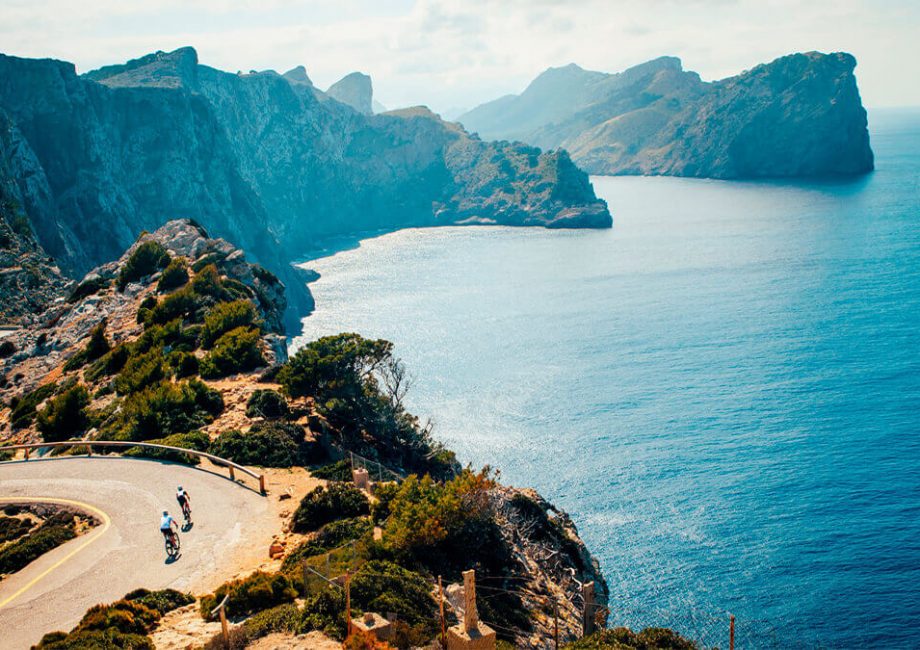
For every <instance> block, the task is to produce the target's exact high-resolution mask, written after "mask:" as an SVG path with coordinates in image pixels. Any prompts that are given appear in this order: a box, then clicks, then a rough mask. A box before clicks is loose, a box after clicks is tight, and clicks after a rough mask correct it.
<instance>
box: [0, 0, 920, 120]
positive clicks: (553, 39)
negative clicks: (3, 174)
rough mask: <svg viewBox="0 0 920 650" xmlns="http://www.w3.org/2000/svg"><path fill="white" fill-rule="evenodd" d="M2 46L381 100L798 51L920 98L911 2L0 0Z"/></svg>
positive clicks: (868, 94)
mask: <svg viewBox="0 0 920 650" xmlns="http://www.w3.org/2000/svg"><path fill="white" fill-rule="evenodd" d="M0 3H2V4H0V7H2V9H0V11H2V14H3V17H4V20H3V21H2V23H0V39H2V43H3V46H2V47H0V50H2V51H3V52H4V53H7V54H12V55H16V56H25V57H52V58H58V59H63V60H67V61H71V62H73V63H74V64H75V65H76V66H77V69H78V70H79V71H81V72H86V71H88V70H91V69H94V68H97V67H100V66H102V65H107V64H112V63H119V62H124V61H127V60H129V59H132V58H137V57H139V56H142V55H144V54H148V53H150V52H155V51H157V50H164V51H170V50H174V49H176V48H179V47H182V46H186V45H191V46H193V47H194V48H195V49H196V50H197V51H198V54H199V58H200V60H201V62H202V63H204V64H206V65H209V66H212V67H215V68H219V69H222V70H228V71H232V72H234V71H237V70H242V71H249V70H251V69H254V70H266V69H274V70H277V71H279V72H283V71H285V70H288V69H290V68H293V67H295V66H297V65H303V66H304V67H305V68H306V69H307V73H308V74H309V75H310V77H311V79H312V80H313V82H314V83H315V84H316V85H317V86H318V87H319V88H322V89H325V88H328V87H329V86H330V85H331V84H332V83H334V82H335V81H337V80H338V79H340V78H341V77H343V76H344V75H346V74H348V73H349V72H352V71H355V70H359V71H361V72H364V73H367V74H369V75H371V77H372V79H373V81H374V91H375V99H377V100H378V101H380V102H381V103H382V104H384V105H385V106H387V107H388V108H396V107H402V106H411V105H418V104H424V105H427V106H429V107H430V108H432V109H433V110H435V111H438V112H441V113H445V114H447V115H456V114H458V111H460V110H461V109H469V108H472V107H474V106H476V105H478V104H480V103H482V102H485V101H489V100H492V99H495V98H497V97H500V96H502V95H507V94H509V93H519V92H520V91H521V90H523V89H524V88H525V87H526V85H527V84H528V83H529V82H530V81H531V80H532V79H533V78H534V77H535V76H536V75H537V74H539V73H540V72H542V71H543V70H545V69H546V68H548V67H558V66H561V65H566V64H568V63H577V64H578V65H580V66H581V67H583V68H586V69H591V70H600V71H604V72H617V71H620V70H623V69H625V68H628V67H629V66H631V65H635V64H638V63H642V62H643V61H647V60H649V59H653V58H656V57H658V56H663V55H671V56H677V57H679V58H680V59H681V60H682V61H683V63H684V67H685V68H686V69H688V70H693V71H696V72H698V73H699V74H700V75H701V77H702V78H703V79H705V80H713V79H720V78H724V77H728V76H732V75H735V74H738V73H739V72H741V71H742V70H745V69H749V68H751V67H753V66H755V65H757V64H759V63H764V62H767V61H771V60H773V59H775V58H777V57H779V56H783V55H785V54H789V53H792V52H801V51H810V50H818V51H823V52H830V51H846V52H850V53H852V54H853V55H854V56H856V58H857V61H858V67H857V70H856V74H857V77H858V80H859V85H860V91H861V94H862V97H863V101H864V103H865V105H867V106H869V107H873V108H882V107H908V106H918V105H920V79H918V78H917V77H916V76H912V77H909V78H908V79H907V80H905V78H904V77H905V75H904V74H903V73H902V69H903V65H901V62H903V61H916V60H920V39H917V38H916V36H917V34H918V33H920V5H917V4H916V3H910V2H905V1H903V0H892V1H889V2H885V3H884V5H883V6H882V5H881V3H880V4H879V5H876V6H871V7H870V6H866V4H865V3H862V2H856V1H854V0H849V1H847V0H843V1H840V2H832V1H831V0H815V1H814V2H811V3H809V4H808V5H807V6H806V7H801V6H800V5H799V4H798V3H797V2H794V1H792V0H766V1H760V2H753V1H751V0H742V1H739V2H731V1H729V0H696V1H694V2H687V3H678V2H674V1H673V0H652V1H651V2H645V3H640V2H633V1H621V2H616V3H608V2H601V1H600V0H577V1H573V2H553V1H551V0H538V1H536V2H523V1H522V0H510V1H509V2H505V3H502V4H501V5H497V4H492V3H486V2H482V1H481V0H472V1H470V2H459V1H458V0H420V1H412V0H399V1H396V2H387V3H374V2H370V1H369V0H345V1H344V2H341V3H338V4H337V5H336V6H335V7H334V8H333V7H330V6H327V5H326V4H325V3H320V2H309V1H307V2H303V1H296V0H262V1H260V2H253V1H251V0H244V1H243V2H239V3H229V2H227V1H226V0H204V1H203V2H199V3H196V5H195V6H194V7H186V6H185V5H184V3H182V2H179V1H178V0H162V1H161V2H159V3H156V4H150V3H144V4H141V3H132V2H114V1H113V0H91V1H89V2H84V3H80V5H79V6H74V5H73V4H72V3H68V2H65V1H64V0H49V1H46V2H43V3H41V4H40V5H36V4H33V3H30V2H27V1H24V0H0Z"/></svg>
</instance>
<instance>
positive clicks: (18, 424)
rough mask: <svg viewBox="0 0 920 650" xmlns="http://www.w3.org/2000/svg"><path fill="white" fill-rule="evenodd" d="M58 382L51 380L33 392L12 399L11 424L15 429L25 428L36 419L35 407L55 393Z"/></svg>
mask: <svg viewBox="0 0 920 650" xmlns="http://www.w3.org/2000/svg"><path fill="white" fill-rule="evenodd" d="M55 391H57V384H56V383H54V382H51V383H49V384H45V385H43V386H39V387H38V388H36V389H35V390H33V391H32V392H31V393H27V394H25V395H23V396H22V397H14V398H13V399H12V400H10V424H11V425H12V427H13V431H15V430H17V429H24V428H26V427H27V426H29V425H30V424H32V422H34V421H35V409H36V408H37V407H38V405H39V404H41V403H42V402H44V401H45V400H46V399H48V398H49V397H51V396H52V395H54V393H55Z"/></svg>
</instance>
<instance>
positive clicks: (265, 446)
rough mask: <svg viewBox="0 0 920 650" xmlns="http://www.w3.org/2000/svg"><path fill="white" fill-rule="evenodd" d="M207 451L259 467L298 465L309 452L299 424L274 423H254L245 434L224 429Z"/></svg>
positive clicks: (242, 463)
mask: <svg viewBox="0 0 920 650" xmlns="http://www.w3.org/2000/svg"><path fill="white" fill-rule="evenodd" d="M209 451H210V452H211V453H212V454H214V455H215V456H220V457H221V458H226V459H228V460H232V461H234V462H237V463H240V464H241V465H258V466H261V467H291V466H292V465H300V464H303V463H304V460H305V458H306V457H307V456H308V453H309V452H308V447H307V445H306V443H305V442H304V430H303V429H302V428H301V427H300V426H298V425H296V424H283V423H275V422H267V423H260V424H257V425H255V426H253V427H252V429H251V430H250V431H249V432H247V433H242V432H241V431H236V430H233V431H227V432H225V433H223V434H221V435H220V436H219V437H218V438H216V439H215V440H214V442H213V443H212V444H211V448H210V450H209Z"/></svg>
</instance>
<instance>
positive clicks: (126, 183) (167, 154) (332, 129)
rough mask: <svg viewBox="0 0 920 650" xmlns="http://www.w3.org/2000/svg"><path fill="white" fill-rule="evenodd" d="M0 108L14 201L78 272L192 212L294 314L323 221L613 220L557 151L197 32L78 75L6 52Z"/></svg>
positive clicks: (304, 301)
mask: <svg viewBox="0 0 920 650" xmlns="http://www.w3.org/2000/svg"><path fill="white" fill-rule="evenodd" d="M0 113H3V114H5V115H6V116H7V118H8V119H9V127H8V129H7V131H8V133H9V134H12V136H15V137H8V138H6V139H0V143H3V148H2V150H0V159H2V160H4V161H5V162H6V164H7V166H8V167H9V168H10V169H13V170H30V171H29V173H25V172H24V173H18V174H15V175H14V180H15V181H16V184H17V187H18V190H19V192H20V193H21V196H22V203H23V208H24V211H25V213H26V214H27V215H28V216H29V218H30V220H31V222H32V226H33V229H34V230H35V232H36V235H37V237H38V239H39V241H40V243H41V244H42V245H43V246H44V248H45V249H46V250H47V252H48V253H49V254H50V255H52V256H53V257H54V258H55V259H57V260H58V262H59V264H60V265H61V267H62V269H64V270H65V271H67V272H69V273H70V274H72V275H74V276H76V277H79V276H80V275H82V274H83V273H85V272H86V271H87V270H89V269H91V268H93V267H94V266H97V265H98V264H100V263H103V262H105V261H107V260H111V259H115V258H116V257H118V256H119V255H120V254H121V251H123V250H124V249H125V248H126V247H127V246H129V245H130V244H131V243H132V242H133V241H134V239H135V238H136V237H137V235H138V233H139V232H141V231H142V230H148V231H153V230H155V229H157V228H158V227H159V226H161V225H162V224H164V223H165V222H167V221H169V220H170V219H175V218H181V217H192V218H194V219H195V220H197V221H198V222H200V223H201V224H202V225H203V226H204V227H205V228H207V231H208V232H209V233H211V234H212V235H214V236H217V237H223V238H225V239H227V240H228V241H230V242H233V244H234V245H236V246H240V247H241V248H243V249H244V250H246V253H247V255H249V256H250V257H252V258H253V259H254V260H256V261H258V262H260V263H261V264H263V265H265V266H266V267H267V268H269V269H271V270H272V271H273V272H275V274H276V275H278V276H279V277H280V278H281V279H282V281H283V282H284V283H285V284H286V285H288V288H289V293H288V299H289V301H290V303H291V304H292V305H293V307H294V311H295V312H300V314H301V315H302V314H303V312H305V311H307V310H308V309H310V308H311V307H312V301H311V299H310V297H309V294H308V293H307V291H306V288H305V287H304V282H303V278H300V277H298V276H297V275H296V274H295V273H296V272H295V271H293V270H292V269H291V267H290V265H289V262H290V261H291V260H292V259H295V258H297V257H298V256H301V255H303V254H304V252H305V251H308V250H310V249H311V248H313V247H315V245H316V243H317V241H319V240H320V239H322V238H324V237H327V236H336V235H342V234H352V233H356V232H360V231H367V230H387V229H394V228H399V227H405V226H433V225H442V224H454V223H460V222H470V223H480V222H484V223H507V224H521V225H553V226H566V227H609V226H610V223H611V219H610V214H609V212H607V207H606V204H605V203H604V202H603V201H599V200H598V199H597V198H596V196H595V195H594V192H593V190H592V188H591V186H590V183H589V182H588V180H587V177H586V176H585V174H584V173H583V172H581V171H580V170H578V169H577V168H576V167H575V166H574V165H573V164H572V163H571V161H570V160H569V159H568V157H567V156H565V155H564V154H559V153H549V154H543V153H540V152H539V151H537V150H535V149H532V148H528V147H522V146H520V145H511V144H508V143H485V142H481V141H479V140H478V139H476V138H473V137H471V136H469V135H468V134H467V133H466V132H465V131H463V129H461V128H460V127H459V126H457V125H453V124H449V123H445V122H443V121H441V120H440V119H439V118H438V117H437V116H436V115H434V114H433V113H431V112H430V111H427V110H425V109H418V110H409V111H398V112H393V113H388V114H386V115H364V114H362V113H359V112H356V111H355V110H353V109H351V108H349V107H347V106H343V105H342V104H341V103H339V102H337V101H332V100H331V99H330V98H329V97H328V96H326V95H325V94H324V93H322V92H320V91H319V90H317V89H316V88H314V87H313V86H312V84H311V83H310V81H309V77H307V75H306V72H305V71H303V70H302V69H297V68H295V69H294V70H292V71H289V72H288V73H286V74H285V75H283V76H282V75H279V74H277V73H275V72H272V71H266V72H258V73H250V74H230V73H226V72H221V71H219V70H215V69H213V68H209V67H207V66H203V65H200V64H199V63H198V60H197V55H196V54H195V51H194V50H193V49H191V48H183V49H181V50H177V51H175V52H170V53H164V52H157V53H154V54H150V55H147V56H145V57H142V58H140V59H136V60H133V61H129V62H128V63H126V64H123V65H116V66H108V67H106V68H102V69H100V70H96V71H93V72H91V73H88V74H86V75H84V76H79V75H77V74H76V71H75V69H74V66H73V65H72V64H69V63H65V62H61V61H54V60H48V59H45V60H35V59H21V58H16V57H9V56H2V55H0ZM11 140H15V145H10V144H9V142H10V141H11ZM292 320H293V322H296V318H294V319H292ZM289 322H291V321H289Z"/></svg>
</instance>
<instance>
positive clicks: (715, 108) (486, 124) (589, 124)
mask: <svg viewBox="0 0 920 650" xmlns="http://www.w3.org/2000/svg"><path fill="white" fill-rule="evenodd" d="M855 67H856V59H855V58H854V57H853V56H851V55H849V54H845V53H833V54H821V53H818V52H809V53H807V54H792V55H789V56H785V57H782V58H779V59H776V60H775V61H773V62H771V63H767V64H763V65H758V66H756V67H755V68H753V69H752V70H748V71H745V72H743V73H741V74H739V75H737V76H735V77H729V78H727V79H722V80H720V81H714V82H711V83H707V82H703V81H702V80H701V79H700V77H699V75H698V74H696V73H695V72H688V71H685V70H683V68H682V66H681V62H680V60H679V59H676V58H674V57H661V58H659V59H655V60H653V61H649V62H647V63H643V64H641V65H638V66H635V67H633V68H630V69H628V70H626V71H624V72H621V73H618V74H606V73H602V72H591V71H587V70H583V69H581V68H579V67H578V66H576V65H569V66H566V67H563V68H552V69H550V70H547V71H546V72H544V73H543V74H541V75H540V76H539V77H537V78H536V79H535V80H534V81H533V82H532V83H531V84H530V86H528V87H527V89H526V90H525V91H524V92H523V93H521V94H520V95H512V96H506V97H502V98H500V99H497V100H495V101H494V102H491V103H488V104H484V105H482V106H479V107H478V108H475V109H473V110H472V111H470V112H468V113H466V114H464V115H462V116H460V118H458V119H459V120H460V121H461V122H462V123H463V124H464V125H465V126H466V127H467V128H469V129H470V130H472V131H476V132H478V133H479V134H480V135H482V136H483V137H487V138H507V139H514V140H521V141H524V142H528V143H530V144H533V145H535V146H539V147H544V148H555V147H564V148H565V149H567V150H568V151H569V152H570V153H571V155H572V158H573V160H575V162H576V163H578V164H579V165H580V166H581V167H582V168H584V169H585V170H587V171H588V172H589V173H592V174H648V175H654V174H665V175H674V176H698V177H711V178H758V177H798V176H836V175H851V174H860V173H863V172H867V171H870V170H871V169H872V168H873V154H872V150H871V148H870V146H869V133H868V129H867V117H866V111H865V109H864V108H863V106H862V102H861V100H860V97H859V90H858V88H857V85H856V77H855V75H854V74H853V71H854V69H855Z"/></svg>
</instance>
